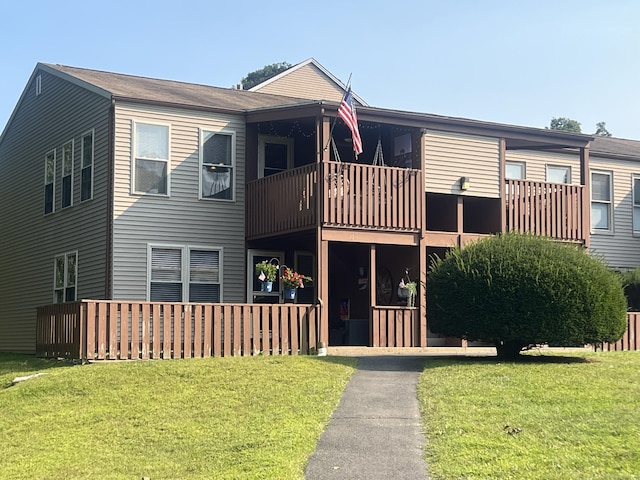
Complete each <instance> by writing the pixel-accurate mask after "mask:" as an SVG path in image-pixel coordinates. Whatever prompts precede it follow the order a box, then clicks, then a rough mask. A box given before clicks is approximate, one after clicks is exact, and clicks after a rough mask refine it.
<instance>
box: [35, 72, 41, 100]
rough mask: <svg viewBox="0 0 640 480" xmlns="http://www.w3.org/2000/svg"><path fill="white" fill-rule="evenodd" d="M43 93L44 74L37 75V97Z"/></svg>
mask: <svg viewBox="0 0 640 480" xmlns="http://www.w3.org/2000/svg"><path fill="white" fill-rule="evenodd" d="M41 93H42V75H38V76H37V77H36V97H37V96H38V95H40V94H41Z"/></svg>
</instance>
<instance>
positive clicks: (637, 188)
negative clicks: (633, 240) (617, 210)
mask: <svg viewBox="0 0 640 480" xmlns="http://www.w3.org/2000/svg"><path fill="white" fill-rule="evenodd" d="M633 233H640V175H634V176H633Z"/></svg>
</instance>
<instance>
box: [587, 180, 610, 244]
mask: <svg viewBox="0 0 640 480" xmlns="http://www.w3.org/2000/svg"><path fill="white" fill-rule="evenodd" d="M612 197H613V187H612V173H611V172H601V171H597V172H595V171H594V172H591V229H592V230H593V231H596V232H612V231H613V225H612Z"/></svg>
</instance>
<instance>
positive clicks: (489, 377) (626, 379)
mask: <svg viewBox="0 0 640 480" xmlns="http://www.w3.org/2000/svg"><path fill="white" fill-rule="evenodd" d="M418 396H419V400H420V405H421V409H422V413H423V419H424V422H425V432H426V435H427V441H428V447H427V457H426V458H427V462H428V463H429V467H430V470H431V474H432V476H433V478H434V480H435V479H446V480H453V479H518V480H527V479H545V480H549V479H562V480H567V479H580V480H587V479H633V478H640V352H608V353H593V354H589V353H587V354H580V355H577V356H568V357H547V356H545V357H539V356H538V357H536V356H532V358H530V359H529V361H527V362H522V363H509V362H503V363H500V362H498V361H496V360H495V359H462V358H461V359H450V358H449V359H444V358H443V359H436V358H434V359H429V360H428V361H427V362H426V368H425V370H424V372H423V374H422V376H421V379H420V383H419V387H418ZM507 425H508V427H506V426H507ZM505 427H506V428H505Z"/></svg>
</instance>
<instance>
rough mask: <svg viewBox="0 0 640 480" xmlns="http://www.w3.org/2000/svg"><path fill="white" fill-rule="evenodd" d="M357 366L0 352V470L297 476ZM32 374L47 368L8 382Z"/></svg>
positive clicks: (41, 474)
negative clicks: (90, 359)
mask: <svg viewBox="0 0 640 480" xmlns="http://www.w3.org/2000/svg"><path fill="white" fill-rule="evenodd" d="M355 364H356V361H355V360H354V359H341V358H317V357H252V358H222V359H221V358H217V359H189V360H163V361H144V362H135V361H134V362H118V363H116V362H113V363H112V362H100V363H95V364H91V365H82V366H80V365H78V366H72V365H69V364H65V363H60V362H54V361H47V360H41V359H35V358H33V357H30V356H21V355H5V354H0V412H1V415H0V477H1V478H7V479H9V478H10V479H15V480H19V479H30V480H34V479H87V478H95V479H98V478H99V479H140V478H142V477H149V478H151V479H152V480H160V479H172V480H173V479H204V478H206V479H209V478H234V479H236V478H237V479H242V478H247V479H254V478H274V479H275V478H277V479H300V478H302V477H303V469H304V466H305V464H306V461H307V458H308V457H309V455H311V453H312V452H313V451H314V449H315V445H316V442H317V439H318V437H319V436H320V434H321V433H322V431H323V429H324V427H325V425H326V423H327V422H328V420H329V415H330V414H331V412H332V411H333V410H334V408H335V407H336V406H337V404H338V401H339V399H340V395H341V393H342V390H343V389H344V386H345V385H346V382H347V381H348V379H349V377H350V375H351V373H352V372H353V368H354V366H355ZM52 367H56V368H52ZM35 372H46V375H43V376H40V377H37V378H33V379H31V380H27V381H24V382H21V383H18V384H16V385H14V386H9V385H10V384H11V380H12V379H13V378H14V377H17V376H23V375H29V374H33V373H35Z"/></svg>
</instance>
